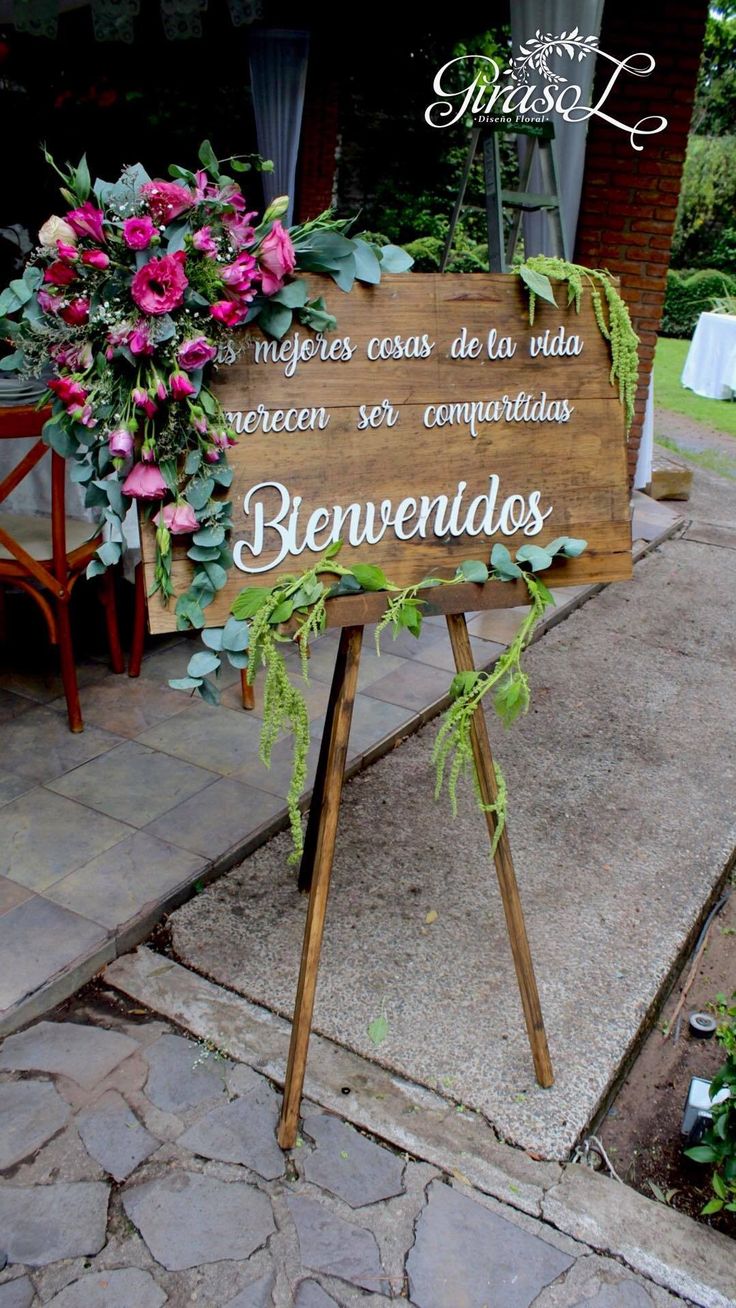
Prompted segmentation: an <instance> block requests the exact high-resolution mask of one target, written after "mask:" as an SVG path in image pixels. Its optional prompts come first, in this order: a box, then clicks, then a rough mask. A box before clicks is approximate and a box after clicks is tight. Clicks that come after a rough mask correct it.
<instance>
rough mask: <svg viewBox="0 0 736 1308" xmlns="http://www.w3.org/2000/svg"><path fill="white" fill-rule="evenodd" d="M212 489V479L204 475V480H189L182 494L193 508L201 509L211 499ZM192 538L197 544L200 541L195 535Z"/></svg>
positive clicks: (213, 486)
mask: <svg viewBox="0 0 736 1308" xmlns="http://www.w3.org/2000/svg"><path fill="white" fill-rule="evenodd" d="M214 489H215V483H214V481H213V480H212V478H211V477H206V478H205V479H204V481H190V483H189V485H188V486H187V488H186V491H185V492H184V494H185V498H186V499H187V500H188V501H189V503H190V504H191V506H192V508H193V509H203V508H204V507H205V505H206V504H208V503H209V501H210V500H211V499H212V492H213V490H214ZM197 535H199V532H197ZM194 539H195V542H196V543H197V544H201V542H200V541H197V540H196V537H195V538H194Z"/></svg>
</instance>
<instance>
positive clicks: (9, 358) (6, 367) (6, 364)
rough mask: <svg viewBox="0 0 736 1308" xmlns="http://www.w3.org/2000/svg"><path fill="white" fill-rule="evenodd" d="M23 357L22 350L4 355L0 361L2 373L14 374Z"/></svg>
mask: <svg viewBox="0 0 736 1308" xmlns="http://www.w3.org/2000/svg"><path fill="white" fill-rule="evenodd" d="M24 357H25V356H24V354H23V351H22V350H14V351H13V353H12V354H6V355H5V358H4V359H0V368H1V369H2V371H3V372H15V371H16V369H17V368H20V366H21V364H22V363H23V359H24Z"/></svg>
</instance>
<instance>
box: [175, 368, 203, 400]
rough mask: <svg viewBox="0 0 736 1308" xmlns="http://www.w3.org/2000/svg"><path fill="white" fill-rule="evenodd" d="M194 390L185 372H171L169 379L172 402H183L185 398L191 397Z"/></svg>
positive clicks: (194, 387)
mask: <svg viewBox="0 0 736 1308" xmlns="http://www.w3.org/2000/svg"><path fill="white" fill-rule="evenodd" d="M196 389H197V388H196V386H194V385H193V383H192V382H190V380H189V378H188V377H187V375H186V373H185V372H172V374H171V376H170V377H169V390H170V391H171V398H172V400H185V399H186V398H187V396H189V395H193V394H194V392H195V390H196Z"/></svg>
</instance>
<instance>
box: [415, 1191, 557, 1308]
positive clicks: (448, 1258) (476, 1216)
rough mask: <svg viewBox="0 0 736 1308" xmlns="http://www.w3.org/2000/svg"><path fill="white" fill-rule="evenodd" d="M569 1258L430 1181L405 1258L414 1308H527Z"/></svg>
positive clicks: (477, 1205) (503, 1219)
mask: <svg viewBox="0 0 736 1308" xmlns="http://www.w3.org/2000/svg"><path fill="white" fill-rule="evenodd" d="M573 1262H574V1259H573V1258H571V1257H569V1256H568V1255H567V1254H563V1253H561V1252H560V1250H559V1249H555V1248H554V1247H553V1245H551V1244H548V1243H547V1241H546V1240H541V1239H540V1238H539V1237H538V1236H536V1235H531V1234H530V1233H529V1232H527V1231H524V1230H522V1228H521V1227H519V1226H515V1225H514V1224H513V1223H511V1222H508V1221H506V1219H505V1218H504V1217H499V1216H498V1214H496V1213H494V1212H491V1211H490V1209H488V1208H485V1207H484V1206H483V1205H482V1204H479V1203H477V1202H476V1201H475V1200H474V1199H471V1198H469V1197H468V1196H467V1195H464V1194H461V1193H460V1192H459V1191H458V1190H454V1189H452V1188H451V1187H450V1186H449V1185H445V1184H444V1183H443V1182H441V1181H432V1182H431V1184H430V1186H429V1190H428V1201H427V1206H426V1208H425V1209H424V1210H423V1212H422V1214H421V1216H420V1218H419V1221H418V1223H417V1229H416V1239H415V1242H414V1246H413V1248H412V1249H411V1250H410V1252H409V1257H408V1258H407V1263H406V1269H407V1274H408V1277H409V1294H410V1298H411V1302H412V1303H413V1304H416V1305H417V1308H448V1304H449V1303H452V1302H456V1303H462V1304H463V1305H464V1306H465V1308H487V1305H488V1303H489V1301H497V1302H499V1303H502V1304H503V1306H504V1308H529V1305H530V1304H532V1303H533V1302H534V1301H535V1299H536V1298H537V1296H538V1295H539V1293H540V1291H541V1290H543V1289H544V1287H545V1286H546V1285H549V1284H550V1283H551V1282H552V1281H554V1280H555V1279H556V1278H557V1277H558V1276H560V1275H561V1274H562V1273H563V1272H565V1271H566V1270H567V1269H568V1268H569V1267H571V1266H572V1264H573Z"/></svg>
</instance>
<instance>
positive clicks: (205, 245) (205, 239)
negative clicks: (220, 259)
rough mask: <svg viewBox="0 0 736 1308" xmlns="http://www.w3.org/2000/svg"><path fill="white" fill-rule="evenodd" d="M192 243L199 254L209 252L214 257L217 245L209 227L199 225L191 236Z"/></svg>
mask: <svg viewBox="0 0 736 1308" xmlns="http://www.w3.org/2000/svg"><path fill="white" fill-rule="evenodd" d="M192 245H193V246H194V248H195V250H199V252H200V254H209V255H210V257H214V255H216V254H217V245H216V244H215V241H214V238H213V236H212V228H211V227H200V228H199V231H196V232H195V233H194V235H193V236H192Z"/></svg>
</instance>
